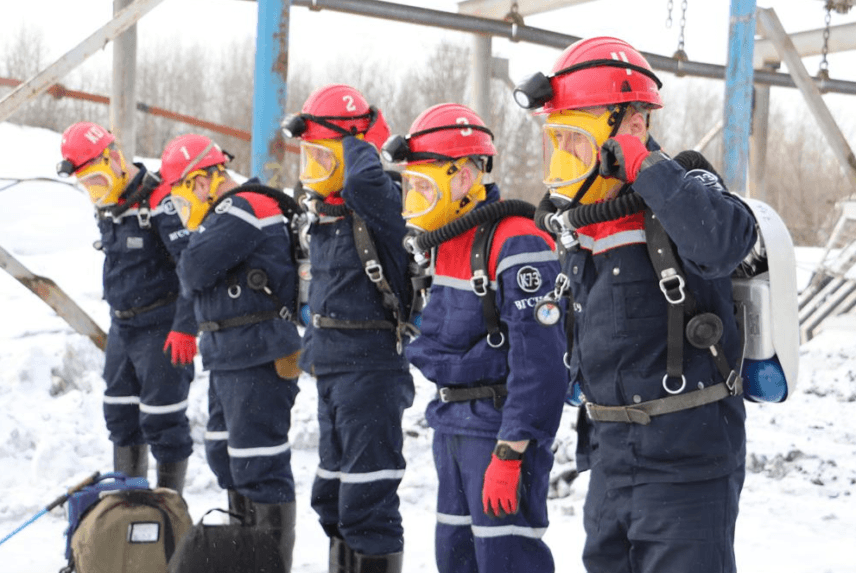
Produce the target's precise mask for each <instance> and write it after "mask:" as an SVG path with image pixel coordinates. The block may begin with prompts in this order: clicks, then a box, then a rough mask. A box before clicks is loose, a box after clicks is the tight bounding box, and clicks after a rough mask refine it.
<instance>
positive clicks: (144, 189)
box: [57, 122, 196, 492]
mask: <svg viewBox="0 0 856 573" xmlns="http://www.w3.org/2000/svg"><path fill="white" fill-rule="evenodd" d="M61 152H62V161H61V162H60V163H59V164H58V165H57V172H58V173H60V175H63V176H69V175H74V176H75V177H76V178H77V180H78V181H79V182H80V183H81V184H82V185H83V186H84V187H85V188H86V190H87V191H88V192H89V197H90V199H91V200H92V202H93V204H94V205H95V208H96V213H97V217H98V228H99V230H100V231H101V244H100V249H101V250H102V251H103V252H104V274H103V277H102V280H103V285H104V298H105V299H106V300H107V302H108V303H109V304H110V318H111V323H110V332H109V334H108V336H107V349H106V352H105V363H104V380H105V381H106V383H107V388H106V390H105V392H104V417H105V419H106V421H107V429H108V430H109V432H110V440H111V441H112V442H113V468H114V470H116V471H119V472H123V473H125V474H126V475H129V476H140V477H146V474H147V472H148V455H149V454H148V448H149V446H150V447H151V451H152V455H153V456H154V458H155V460H157V485H158V486H161V487H169V488H172V489H174V490H176V491H178V492H181V491H182V488H183V487H184V478H185V474H186V472H187V459H188V457H189V456H190V453H191V451H192V449H193V443H192V440H191V439H190V428H189V424H188V421H187V416H186V411H187V394H188V391H189V388H190V382H191V381H192V380H193V357H194V356H195V355H196V321H195V320H194V318H193V309H192V306H191V303H190V301H189V299H186V298H182V297H181V296H179V284H178V277H177V276H176V273H175V265H176V261H177V260H178V259H179V257H180V255H181V251H182V249H184V247H185V246H186V245H187V239H188V233H187V231H185V230H184V227H183V226H182V225H181V221H180V219H179V218H178V215H177V213H176V211H175V207H174V206H173V204H172V200H171V199H170V197H169V188H168V187H165V186H160V187H158V185H159V183H160V180H159V178H157V177H156V176H154V174H151V173H148V172H147V171H146V167H145V166H144V165H143V164H142V163H128V162H127V161H126V160H125V156H124V155H123V154H122V151H121V150H119V149H118V147H117V146H116V143H115V137H114V136H113V134H111V133H110V132H109V131H107V130H106V129H104V128H103V127H101V126H100V125H97V124H94V123H90V122H79V123H75V124H74V125H72V126H70V127H69V128H68V129H66V130H65V133H63V136H62V144H61ZM165 352H168V353H169V356H165V354H164V353H165Z"/></svg>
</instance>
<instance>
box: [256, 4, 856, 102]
mask: <svg viewBox="0 0 856 573" xmlns="http://www.w3.org/2000/svg"><path fill="white" fill-rule="evenodd" d="M244 1H249V2H255V1H256V0H244ZM291 4H292V6H302V7H304V8H309V9H311V10H315V11H320V10H331V11H334V12H347V13H349V14H355V15H357V16H368V17H371V18H381V19H386V20H396V21H399V22H406V23H409V24H419V25H422V26H431V27H435V28H446V29H450V30H456V31H459V32H472V33H476V34H490V35H492V36H496V37H500V38H507V39H509V40H513V41H515V42H525V43H528V44H534V45H538V46H546V47H549V48H556V49H558V50H564V49H565V48H567V47H568V46H569V45H571V44H573V43H574V42H576V41H577V40H580V39H581V38H580V37H579V36H570V35H568V34H560V33H558V32H553V31H550V30H543V29H540V28H533V27H531V26H518V25H516V24H512V23H509V22H503V21H500V20H490V19H487V18H479V17H477V16H468V15H465V14H454V13H452V12H443V11H441V10H431V9H429V8H420V7H417V6H403V5H400V4H393V3H390V2H381V1H380V0H291ZM641 53H642V55H643V56H645V59H647V60H648V63H650V64H651V67H652V68H654V69H655V70H658V71H662V72H669V73H672V74H676V75H685V76H693V77H701V78H711V79H717V80H722V79H725V66H720V65H716V64H705V63H702V62H693V61H686V62H682V61H678V60H675V59H673V58H670V57H668V56H661V55H659V54H651V53H648V52H641ZM754 81H755V83H760V84H768V85H771V86H777V87H787V88H793V87H796V84H795V83H794V81H793V79H792V78H791V77H790V76H789V75H788V74H783V73H779V72H767V71H756V72H755V78H754ZM818 83H819V85H820V82H818ZM820 87H821V89H823V91H824V92H825V93H841V94H848V95H856V82H849V81H844V80H827V81H825V82H823V83H822V86H820Z"/></svg>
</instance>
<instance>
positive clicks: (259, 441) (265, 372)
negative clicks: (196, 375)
mask: <svg viewBox="0 0 856 573" xmlns="http://www.w3.org/2000/svg"><path fill="white" fill-rule="evenodd" d="M298 391H299V389H298V387H297V380H295V379H283V378H280V377H279V375H278V374H277V373H276V368H275V367H274V364H273V362H269V363H267V364H262V365H260V366H253V367H250V368H244V369H242V370H212V371H211V375H210V381H209V384H208V429H207V431H206V432H205V453H206V455H207V457H208V465H209V467H210V468H211V471H213V472H214V475H216V476H217V482H218V483H219V484H220V487H222V488H223V489H232V490H235V491H237V492H238V493H240V494H241V495H243V496H245V497H248V498H249V499H251V500H253V501H256V502H258V503H275V504H281V503H287V502H291V501H294V476H293V475H292V473H291V445H290V444H289V443H288V430H289V428H290V427H291V407H292V406H294V399H295V397H296V396H297V392H298Z"/></svg>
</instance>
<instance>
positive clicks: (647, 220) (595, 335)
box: [515, 37, 756, 573]
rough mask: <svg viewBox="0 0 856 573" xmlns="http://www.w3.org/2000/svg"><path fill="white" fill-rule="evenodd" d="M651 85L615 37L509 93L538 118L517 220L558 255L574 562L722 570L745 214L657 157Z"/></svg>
mask: <svg viewBox="0 0 856 573" xmlns="http://www.w3.org/2000/svg"><path fill="white" fill-rule="evenodd" d="M659 87H660V81H659V79H658V78H657V77H656V76H655V75H654V73H653V72H652V70H651V67H650V66H649V64H648V62H647V61H645V59H644V58H643V57H642V55H641V54H639V53H638V52H637V51H636V50H635V49H633V47H632V46H630V45H629V44H627V43H626V42H623V41H621V40H618V39H615V38H603V37H601V38H591V39H586V40H581V41H579V42H577V43H575V44H573V45H571V46H570V47H568V48H567V49H566V50H565V51H564V52H563V53H562V55H561V56H560V57H559V59H558V60H557V62H556V64H555V65H554V67H553V70H552V72H551V74H550V75H549V76H544V75H541V74H536V75H535V76H533V77H532V78H530V79H529V80H527V81H526V82H525V83H524V84H521V86H519V87H518V88H517V90H516V94H515V99H517V101H518V103H520V104H521V105H524V107H528V108H530V109H537V108H540V113H546V114H549V115H547V122H546V124H545V126H544V128H543V129H544V150H545V156H544V168H545V174H544V182H545V184H546V185H547V186H548V188H549V192H548V195H547V196H546V197H545V201H542V205H541V208H539V211H538V213H536V216H535V218H536V220H537V221H539V222H540V223H541V224H542V225H544V226H545V227H547V228H550V229H551V230H553V231H554V232H556V233H557V234H559V235H560V236H561V238H562V242H563V244H564V245H565V246H566V247H567V249H568V253H567V256H566V258H565V259H564V265H563V273H564V277H563V278H564V280H565V283H564V284H566V285H567V284H569V285H570V291H571V294H572V300H573V308H574V315H573V318H574V320H573V339H572V341H570V342H572V344H573V351H572V355H571V359H570V375H571V381H572V383H573V384H574V385H578V386H579V388H580V389H581V391H582V395H583V396H584V405H585V409H581V410H580V416H579V421H578V423H577V432H578V438H579V442H578V451H577V454H578V457H577V465H578V468H579V469H580V470H591V477H590V480H589V490H588V493H587V496H586V502H585V516H584V524H585V530H586V543H585V548H584V551H583V562H584V563H585V566H586V569H587V570H588V571H610V572H611V573H622V572H624V573H630V572H631V571H633V572H636V571H646V572H647V571H694V572H710V573H714V572H716V573H727V572H733V571H735V562H734V548H733V545H734V526H735V520H736V518H737V509H738V500H739V495H740V490H741V488H742V484H743V477H744V465H745V464H744V462H745V454H746V449H745V448H746V446H745V430H744V419H745V411H744V407H743V398H742V397H741V396H740V393H741V380H740V376H739V361H740V346H741V341H740V334H739V332H738V329H737V325H736V322H735V317H734V311H733V302H732V294H731V280H730V275H731V273H732V271H733V270H734V269H735V268H736V267H737V266H738V265H739V263H740V262H741V261H742V260H743V258H744V257H745V256H746V255H747V254H748V253H749V251H750V249H751V248H752V246H753V245H754V243H755V240H756V232H755V220H754V218H753V216H752V214H751V212H750V211H749V209H748V208H747V207H746V206H745V205H744V204H743V203H742V202H741V201H740V200H738V199H737V198H736V197H734V196H732V195H729V194H728V193H727V192H724V189H722V187H720V186H718V185H716V186H707V185H706V184H705V183H704V180H705V178H704V177H702V178H696V177H695V176H693V175H692V174H690V175H688V174H687V173H686V172H685V170H684V169H683V168H682V167H681V165H679V164H678V163H677V162H675V161H673V160H671V159H670V158H669V157H668V156H667V155H665V154H664V153H663V152H662V151H660V147H659V146H658V145H657V143H656V142H655V141H654V139H653V138H652V137H651V136H650V135H649V133H648V120H649V115H650V113H651V111H652V110H653V109H658V108H660V107H662V101H661V99H660V95H659ZM707 180H709V181H715V178H714V177H708V178H707ZM735 369H736V370H735Z"/></svg>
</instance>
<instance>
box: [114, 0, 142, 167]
mask: <svg viewBox="0 0 856 573" xmlns="http://www.w3.org/2000/svg"><path fill="white" fill-rule="evenodd" d="M132 3H133V0H113V16H114V17H115V16H116V15H118V14H119V13H120V12H121V11H122V10H123V9H124V8H127V7H128V6H130V5H131V4H132ZM112 83H113V90H112V95H111V97H110V131H112V132H113V135H115V136H116V140H117V142H118V145H119V149H121V150H122V153H124V154H125V157H127V158H128V161H133V160H134V157H135V156H136V154H137V127H136V124H135V122H134V119H135V116H136V114H135V113H134V112H135V111H136V103H137V25H136V24H132V25H131V26H128V29H127V30H125V31H124V32H122V33H121V34H120V35H119V37H118V38H116V39H115V40H113V76H112Z"/></svg>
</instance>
